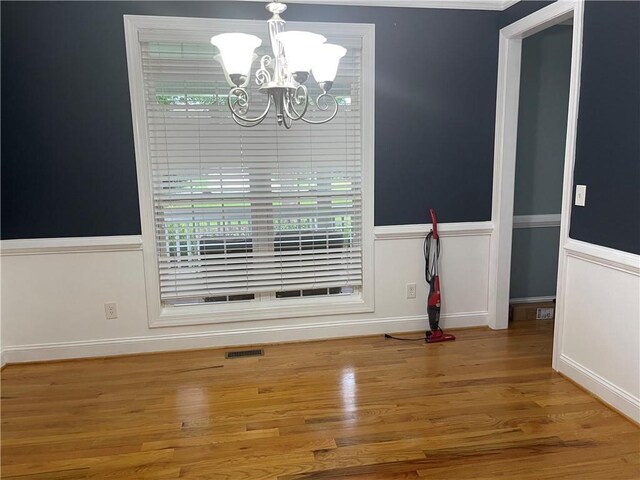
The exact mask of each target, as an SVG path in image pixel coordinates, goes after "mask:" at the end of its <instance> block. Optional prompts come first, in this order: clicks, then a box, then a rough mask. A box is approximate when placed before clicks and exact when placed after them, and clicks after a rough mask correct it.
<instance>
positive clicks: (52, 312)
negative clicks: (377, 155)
mask: <svg viewBox="0 0 640 480" xmlns="http://www.w3.org/2000/svg"><path fill="white" fill-rule="evenodd" d="M381 230H382V231H381ZM407 230H414V231H413V233H412V234H407ZM428 230H429V226H428V225H418V226H411V227H407V226H398V227H377V228H376V229H375V234H376V241H375V311H374V312H373V313H363V314H351V315H318V316H316V317H294V318H281V319H275V320H260V321H243V322H235V323H225V324H215V325H194V326H180V327H162V328H154V329H150V328H149V326H148V323H147V310H146V308H147V307H146V300H145V299H146V295H145V281H144V269H143V263H142V262H143V252H142V250H141V249H140V239H139V237H137V236H132V237H125V238H123V237H101V238H100V239H95V238H93V239H88V240H86V241H83V240H82V239H64V240H60V239H55V240H51V241H50V242H47V240H46V239H42V240H38V241H10V243H6V242H2V244H1V245H0V248H1V250H2V258H1V266H2V268H1V273H0V275H1V281H2V291H1V299H0V300H1V309H2V320H1V321H2V326H1V333H2V358H3V362H4V361H6V362H8V363H16V362H27V361H38V360H52V359H64V358H78V357H92V356H105V355H118V354H128V353H139V352H151V351H166V350H179V349H190V348H206V347H215V346H231V345H250V344H258V343H269V342H284V341H293V340H311V339H322V338H332V337H346V336H356V335H372V334H382V333H385V332H408V331H420V330H425V329H427V328H428V321H427V316H426V306H425V304H426V297H427V285H426V283H425V281H424V259H423V240H424V235H426V233H427V232H428ZM441 230H442V237H443V239H442V256H441V269H440V270H441V272H440V273H441V277H442V280H443V288H442V292H443V311H442V320H441V324H442V325H443V326H444V327H446V328H455V327H469V326H482V325H487V323H488V320H487V298H488V291H487V280H488V269H489V265H488V260H489V244H490V238H491V224H490V223H489V222H478V223H466V224H449V225H448V224H442V226H441ZM394 232H395V233H394ZM418 232H419V233H418ZM110 239H115V240H114V242H113V243H111V242H110ZM49 247H50V248H49ZM409 282H415V283H416V285H417V287H418V288H417V296H416V298H415V299H406V298H405V297H406V284H407V283H409ZM105 302H117V304H118V315H119V318H117V319H115V320H106V319H105V315H104V303H105Z"/></svg>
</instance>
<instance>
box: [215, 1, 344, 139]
mask: <svg viewBox="0 0 640 480" xmlns="http://www.w3.org/2000/svg"><path fill="white" fill-rule="evenodd" d="M266 8H267V10H268V11H269V12H270V13H271V14H272V15H273V16H272V17H271V18H270V19H269V20H267V24H268V27H269V38H270V40H271V49H272V51H273V57H272V56H270V55H264V56H263V57H262V58H261V59H260V68H259V69H258V70H257V72H256V74H255V81H256V84H257V85H258V86H259V91H260V92H261V93H264V94H266V95H267V106H266V108H265V110H264V112H262V113H261V114H260V115H258V116H257V117H249V116H248V110H249V93H248V91H247V88H246V87H247V85H249V77H250V74H251V64H252V63H253V60H254V58H255V55H254V51H255V49H256V48H258V47H259V46H260V45H261V44H262V40H261V39H260V38H258V37H256V36H255V35H248V34H246V33H223V34H220V35H216V36H215V37H211V44H212V45H214V46H215V47H218V50H219V51H220V54H219V55H216V57H215V58H216V60H217V61H218V62H219V63H220V64H221V65H222V68H223V70H224V74H225V77H226V79H227V82H228V83H229V85H230V86H231V90H230V91H229V96H228V98H227V105H228V106H229V110H230V111H231V116H232V118H233V120H234V121H235V122H236V123H237V124H238V125H240V126H243V127H255V126H256V125H259V124H260V123H262V121H263V120H264V119H265V118H266V117H267V114H268V113H269V110H270V109H271V105H273V106H274V107H275V114H276V122H277V124H278V125H284V126H285V127H286V128H291V124H292V122H293V121H296V120H302V121H303V122H306V123H310V124H321V123H327V122H329V121H330V120H332V119H333V118H334V117H335V116H336V114H337V113H338V102H337V100H336V98H335V97H334V96H333V95H330V94H329V90H331V87H332V86H333V80H334V79H335V77H336V73H337V72H338V64H339V63H340V59H341V58H342V57H344V55H345V54H346V53H347V50H346V49H345V48H344V47H341V46H340V45H333V44H330V43H325V42H326V41H327V39H326V38H325V37H323V36H322V35H318V34H316V33H310V32H301V31H290V32H286V31H285V21H284V20H283V19H282V18H281V17H280V14H281V13H282V12H284V11H285V10H286V9H287V6H286V5H285V4H284V3H280V2H279V1H277V0H276V1H275V2H272V3H269V4H268V5H267V7H266ZM269 67H270V68H269ZM309 73H311V74H313V77H314V78H315V80H316V82H317V83H318V86H319V87H320V90H321V92H322V93H320V95H319V96H318V97H317V98H316V102H315V103H316V106H317V108H318V109H319V110H322V111H324V112H327V114H328V117H327V118H324V119H321V120H311V119H309V118H305V114H306V113H307V109H308V107H309V93H308V91H307V87H306V86H305V85H304V83H305V82H306V81H307V79H308V78H309Z"/></svg>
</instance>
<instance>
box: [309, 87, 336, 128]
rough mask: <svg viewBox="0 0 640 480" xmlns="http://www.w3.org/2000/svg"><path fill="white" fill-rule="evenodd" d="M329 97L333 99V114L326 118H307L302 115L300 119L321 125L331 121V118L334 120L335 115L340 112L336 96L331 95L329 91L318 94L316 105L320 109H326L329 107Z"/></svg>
mask: <svg viewBox="0 0 640 480" xmlns="http://www.w3.org/2000/svg"><path fill="white" fill-rule="evenodd" d="M327 99H331V100H332V101H333V105H334V106H333V112H332V113H331V115H330V116H329V118H325V119H324V120H317V121H316V120H307V119H306V118H304V117H302V118H300V120H302V121H303V122H306V123H309V124H311V125H321V124H323V123H327V122H330V121H331V120H333V119H334V118H335V116H336V115H337V114H338V101H337V100H336V97H334V96H333V95H329V94H328V93H322V94H320V95H319V96H318V98H317V99H316V105H317V106H318V109H320V110H322V111H325V110H328V109H329V104H328V103H327Z"/></svg>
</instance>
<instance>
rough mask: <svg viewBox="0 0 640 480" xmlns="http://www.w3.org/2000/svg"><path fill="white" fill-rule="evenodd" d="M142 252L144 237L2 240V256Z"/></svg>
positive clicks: (0, 246)
mask: <svg viewBox="0 0 640 480" xmlns="http://www.w3.org/2000/svg"><path fill="white" fill-rule="evenodd" d="M135 250H142V236H140V235H115V236H104V237H64V238H27V239H20V240H2V241H1V242H0V255H2V256H13V255H46V254H54V253H95V252H126V251H135Z"/></svg>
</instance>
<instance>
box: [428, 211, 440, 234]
mask: <svg viewBox="0 0 640 480" xmlns="http://www.w3.org/2000/svg"><path fill="white" fill-rule="evenodd" d="M429 213H430V214H431V226H432V229H433V238H434V239H435V240H437V239H438V219H437V217H436V211H435V210H434V209H433V208H430V209H429Z"/></svg>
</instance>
